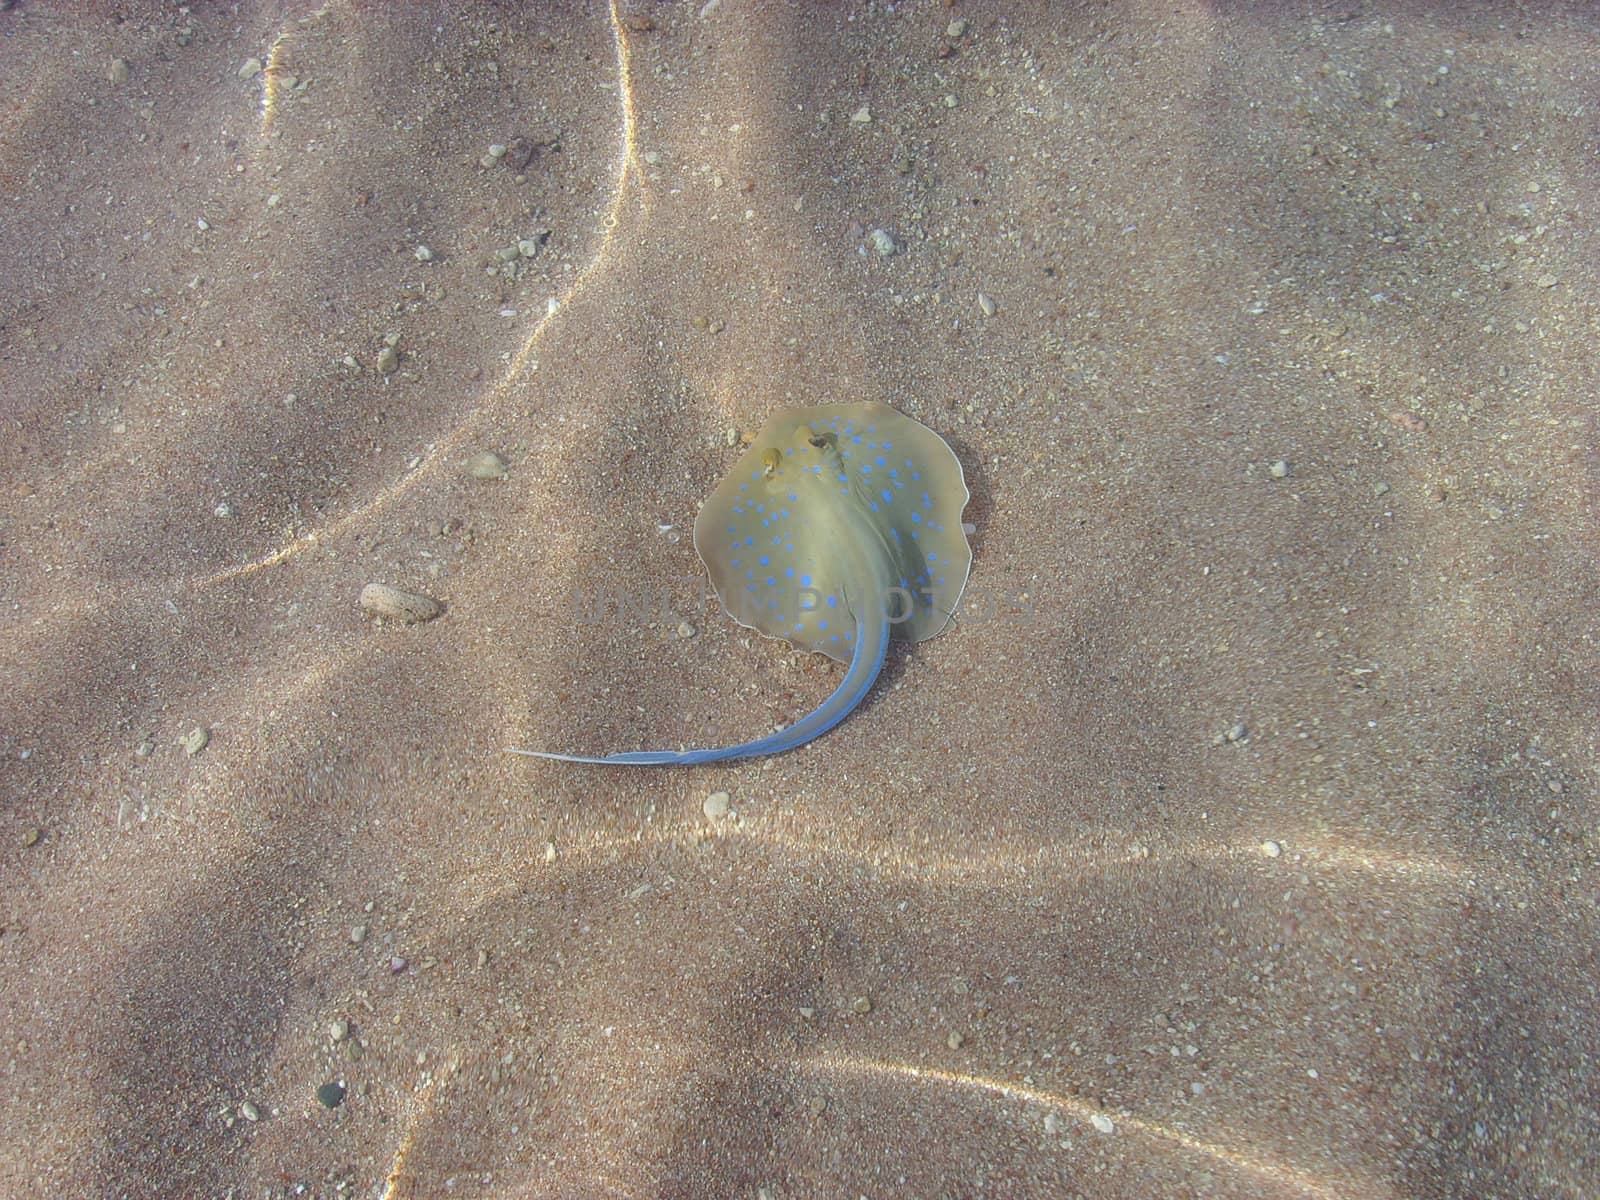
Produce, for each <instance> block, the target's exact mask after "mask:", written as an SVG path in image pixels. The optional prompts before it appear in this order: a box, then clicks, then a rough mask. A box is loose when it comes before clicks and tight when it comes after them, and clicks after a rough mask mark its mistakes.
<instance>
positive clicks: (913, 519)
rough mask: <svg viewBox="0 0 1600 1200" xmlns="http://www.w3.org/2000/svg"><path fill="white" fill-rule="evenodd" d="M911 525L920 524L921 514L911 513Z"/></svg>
mask: <svg viewBox="0 0 1600 1200" xmlns="http://www.w3.org/2000/svg"><path fill="white" fill-rule="evenodd" d="M911 523H912V524H913V525H920V524H922V514H921V513H912V514H911Z"/></svg>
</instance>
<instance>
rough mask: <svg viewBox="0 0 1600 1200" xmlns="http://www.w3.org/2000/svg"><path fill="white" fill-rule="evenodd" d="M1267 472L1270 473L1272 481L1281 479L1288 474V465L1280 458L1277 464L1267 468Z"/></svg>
mask: <svg viewBox="0 0 1600 1200" xmlns="http://www.w3.org/2000/svg"><path fill="white" fill-rule="evenodd" d="M1267 470H1268V471H1269V472H1270V473H1271V475H1272V477H1273V478H1274V479H1283V478H1284V477H1285V476H1287V475H1288V474H1289V464H1288V463H1287V462H1285V461H1284V460H1283V459H1281V458H1280V459H1279V460H1278V461H1277V462H1275V463H1273V464H1272V465H1271V466H1270V467H1268V468H1267Z"/></svg>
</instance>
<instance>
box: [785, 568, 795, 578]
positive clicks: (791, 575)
mask: <svg viewBox="0 0 1600 1200" xmlns="http://www.w3.org/2000/svg"><path fill="white" fill-rule="evenodd" d="M783 577H784V578H785V579H793V578H794V568H793V567H785V568H784V569H783Z"/></svg>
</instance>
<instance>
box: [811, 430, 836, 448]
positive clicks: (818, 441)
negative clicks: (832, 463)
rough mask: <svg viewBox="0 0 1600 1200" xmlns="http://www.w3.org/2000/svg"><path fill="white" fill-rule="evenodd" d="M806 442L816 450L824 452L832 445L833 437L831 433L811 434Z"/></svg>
mask: <svg viewBox="0 0 1600 1200" xmlns="http://www.w3.org/2000/svg"><path fill="white" fill-rule="evenodd" d="M806 441H808V442H810V443H811V444H812V445H813V446H815V447H816V448H817V449H818V450H826V449H827V448H828V447H829V446H831V445H833V435H832V434H831V433H813V434H812V435H811V436H810V437H809V438H807V439H806Z"/></svg>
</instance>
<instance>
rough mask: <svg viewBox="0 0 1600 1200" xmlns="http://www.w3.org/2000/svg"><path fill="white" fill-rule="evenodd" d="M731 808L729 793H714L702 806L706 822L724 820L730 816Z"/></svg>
mask: <svg viewBox="0 0 1600 1200" xmlns="http://www.w3.org/2000/svg"><path fill="white" fill-rule="evenodd" d="M730 807H731V804H730V798H729V796H728V793H727V792H712V793H711V794H710V795H709V796H707V797H706V800H705V803H704V804H703V805H701V809H702V810H703V811H704V812H705V814H706V820H708V821H720V820H722V819H723V818H724V817H726V816H727V815H728V812H729V809H730Z"/></svg>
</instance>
